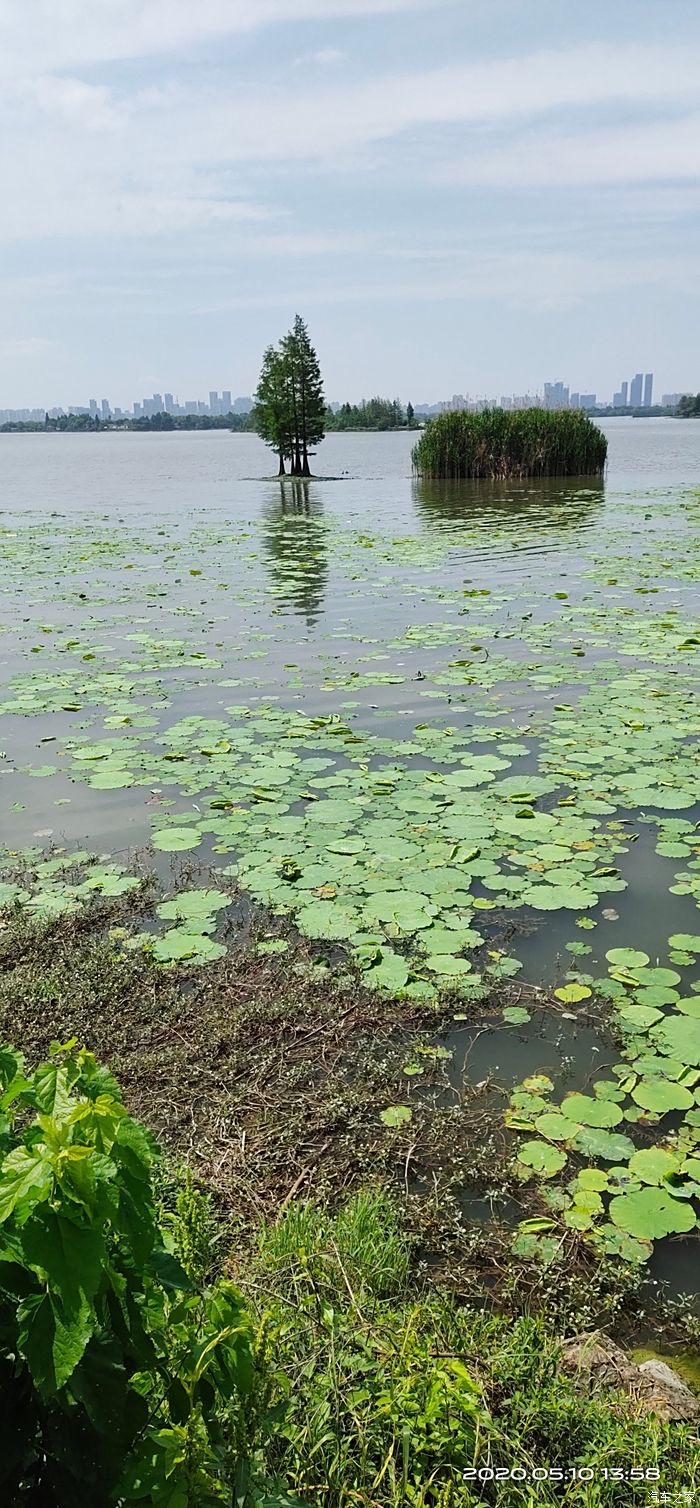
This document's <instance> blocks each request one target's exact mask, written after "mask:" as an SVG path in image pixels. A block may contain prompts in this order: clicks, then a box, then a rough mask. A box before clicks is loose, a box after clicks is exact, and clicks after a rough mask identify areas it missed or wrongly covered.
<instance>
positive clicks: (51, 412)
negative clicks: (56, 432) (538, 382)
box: [0, 372, 700, 424]
mask: <svg viewBox="0 0 700 1508" xmlns="http://www.w3.org/2000/svg"><path fill="white" fill-rule="evenodd" d="M698 389H700V377H699V378H698V384H697V387H695V388H692V387H691V388H679V389H677V390H674V391H672V392H667V393H663V394H662V395H661V398H660V399H658V400H657V403H658V404H660V406H661V407H664V408H669V407H674V406H675V405H676V404H677V403H678V402H679V400H680V398H681V397H682V396H683V395H684V394H685V393H688V392H693V393H694V392H696V391H697V390H698ZM653 390H654V374H653V372H637V373H636V374H635V376H634V377H633V378H632V379H631V381H629V382H628V381H624V382H622V383H621V384H620V387H619V388H618V389H617V390H616V391H615V392H613V393H612V395H611V397H610V398H602V397H600V396H599V395H598V394H597V393H595V392H583V391H582V390H581V389H576V388H573V387H570V386H568V385H567V384H565V383H564V382H563V381H561V380H560V379H558V380H557V381H556V382H545V383H543V384H542V388H541V390H540V389H536V390H535V391H530V390H526V391H525V392H523V393H510V394H508V393H503V392H501V393H500V394H492V395H487V394H470V393H469V392H466V393H454V394H453V395H452V397H451V398H442V399H436V400H434V401H431V400H429V399H425V398H422V399H419V400H418V401H415V402H414V401H413V399H409V398H407V397H405V396H402V398H401V401H402V402H403V403H404V404H405V403H407V402H412V403H413V408H414V410H415V412H416V413H417V414H433V413H440V412H441V411H444V410H445V409H460V408H461V409H474V410H477V411H478V410H479V409H483V408H504V409H519V408H530V407H542V408H548V409H565V408H581V409H583V410H584V411H586V412H594V411H595V410H596V409H597V408H610V407H612V408H627V407H629V408H651V407H653V406H654V398H653ZM362 396H363V398H364V399H366V398H367V397H368V396H370V395H369V394H367V393H365V394H363V395H362ZM371 396H374V394H372V395H371ZM381 396H384V397H386V396H387V394H383V395H381ZM341 401H342V402H345V401H349V400H346V398H345V397H343V399H342V400H340V399H333V400H329V406H330V407H332V408H338V407H339V406H340V403H341ZM353 401H358V400H353ZM359 401H361V400H359ZM252 407H253V399H252V397H250V396H236V397H233V388H224V389H222V390H221V392H220V391H219V389H218V388H210V389H209V393H208V398H207V399H206V400H205V399H203V398H187V399H185V400H184V401H183V400H181V399H180V398H179V396H178V395H176V394H174V393H172V392H170V391H163V392H159V391H158V390H156V391H155V392H154V393H152V394H150V395H149V396H144V397H142V398H135V399H132V400H131V402H130V403H128V404H127V405H126V406H125V407H122V406H120V405H118V404H114V405H113V404H112V402H111V401H110V399H108V398H100V399H97V398H88V400H87V403H82V404H80V403H78V404H75V403H74V404H70V403H69V404H63V405H62V404H54V405H51V406H44V405H41V404H39V405H35V406H33V407H31V406H27V407H21V408H19V407H18V408H11V407H6V408H0V424H6V423H22V422H33V423H37V422H39V423H40V422H41V420H42V419H43V418H44V416H45V414H48V416H49V418H50V419H57V418H60V417H61V416H63V415H66V414H90V415H91V417H93V418H100V419H102V420H105V421H107V422H108V421H109V420H115V419H116V420H119V419H138V418H141V417H144V418H151V417H152V416H153V415H154V414H158V413H165V414H172V415H173V416H186V415H188V414H192V415H198V414H200V415H209V416H212V417H213V416H224V417H225V415H226V414H228V413H234V414H245V413H249V412H250V410H251V408H252Z"/></svg>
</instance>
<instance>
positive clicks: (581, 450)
mask: <svg viewBox="0 0 700 1508" xmlns="http://www.w3.org/2000/svg"><path fill="white" fill-rule="evenodd" d="M607 453H608V442H607V439H606V437H605V435H604V434H603V433H602V431H601V430H600V429H598V426H597V425H596V424H593V422H592V421H591V420H590V419H589V418H588V417H587V415H586V414H584V413H581V411H580V410H579V409H571V410H567V411H565V412H561V413H548V412H547V411H546V410H545V409H540V408H527V409H520V410H518V411H517V412H516V413H507V412H505V411H504V410H503V409H485V410H484V412H483V413H480V414H471V413H464V412H457V413H445V414H439V415H438V417H437V418H436V419H433V420H431V422H430V423H429V424H428V425H427V426H426V429H425V430H424V432H423V434H422V435H421V437H420V440H419V441H418V444H417V445H416V446H415V448H414V451H413V465H414V468H415V470H416V471H417V472H419V473H420V475H421V476H425V477H446V478H451V479H453V480H455V481H462V480H466V479H468V478H473V479H474V480H476V481H480V480H481V481H502V480H504V479H505V478H507V477H547V476H600V475H601V473H602V471H603V469H604V467H605V460H606V456H607Z"/></svg>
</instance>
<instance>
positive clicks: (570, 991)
mask: <svg viewBox="0 0 700 1508" xmlns="http://www.w3.org/2000/svg"><path fill="white" fill-rule="evenodd" d="M554 993H555V995H556V997H557V1000H563V1001H564V1003H565V1005H575V1004H576V1003H577V1002H578V1001H579V1000H590V998H591V994H592V991H591V990H589V988H588V986H587V985H585V984H563V985H561V986H560V988H559V989H558V990H555V991H554Z"/></svg>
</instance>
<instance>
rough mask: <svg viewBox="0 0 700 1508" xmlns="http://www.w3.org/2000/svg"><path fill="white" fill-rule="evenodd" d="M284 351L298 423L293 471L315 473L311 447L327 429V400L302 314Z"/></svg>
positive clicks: (293, 472) (296, 473) (303, 473)
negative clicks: (313, 471) (311, 464)
mask: <svg viewBox="0 0 700 1508" xmlns="http://www.w3.org/2000/svg"><path fill="white" fill-rule="evenodd" d="M282 354H283V360H284V363H285V367H286V373H287V384H288V393H289V402H290V406H291V411H292V417H293V426H294V451H293V459H292V474H293V475H294V476H311V467H310V465H309V455H310V453H311V448H312V446H314V445H318V444H320V442H321V440H322V439H323V437H324V435H325V433H326V400H325V398H324V396H323V378H322V376H321V368H320V365H319V360H318V356H317V354H316V351H315V350H314V347H313V346H312V344H311V340H310V337H309V332H308V329H307V326H306V325H305V323H304V321H303V319H302V318H301V315H300V314H297V316H296V319H295V320H294V324H293V326H292V329H291V330H290V332H289V334H288V335H286V336H285V338H284V340H283V341H282Z"/></svg>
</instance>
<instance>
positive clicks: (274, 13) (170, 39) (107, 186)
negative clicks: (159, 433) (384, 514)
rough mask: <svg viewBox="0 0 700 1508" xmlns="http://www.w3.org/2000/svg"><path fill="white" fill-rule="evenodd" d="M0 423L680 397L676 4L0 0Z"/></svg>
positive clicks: (697, 148)
mask: <svg viewBox="0 0 700 1508" xmlns="http://www.w3.org/2000/svg"><path fill="white" fill-rule="evenodd" d="M0 35H2V37H3V53H2V57H1V58H0V129H1V131H2V141H3V153H2V159H1V160H0V193H1V195H2V204H3V214H2V218H1V221H0V266H1V274H2V275H1V280H0V298H1V300H2V304H1V314H2V319H1V322H0V407H2V406H20V405H24V404H32V405H34V404H47V405H51V404H54V403H81V402H85V401H86V399H87V397H88V396H91V397H93V396H94V397H97V398H100V397H102V396H108V397H109V398H110V399H111V400H112V401H113V402H115V403H119V404H126V403H127V402H130V401H131V400H132V399H133V398H135V397H140V396H141V395H143V394H149V393H152V392H153V391H154V390H156V391H161V392H162V391H163V390H164V389H165V388H168V389H172V390H173V391H174V392H175V393H177V394H179V396H180V398H181V399H183V400H184V399H186V398H189V397H199V396H204V395H205V394H206V392H208V390H209V388H210V387H216V388H219V389H221V388H222V387H227V388H228V387H231V388H233V390H234V392H236V393H249V392H251V391H252V389H253V387H254V385H255V380H256V375H257V370H258V365H259V358H260V354H261V352H262V350H263V348H264V346H265V345H266V344H267V343H268V342H269V341H270V340H273V339H275V338H276V337H277V336H278V335H279V334H281V333H283V331H284V330H285V329H286V328H287V326H288V325H289V323H290V322H291V320H292V318H293V316H294V313H295V312H296V311H297V310H298V311H299V312H300V313H302V314H303V315H304V316H305V318H306V319H307V320H308V323H309V326H310V329H311V332H312V336H313V337H314V339H315V341H316V344H317V346H318V349H319V354H320V356H321V359H322V364H323V368H324V372H325V375H326V390H327V393H328V395H329V397H331V398H338V399H342V398H345V397H349V398H352V399H357V398H360V397H361V396H363V395H369V394H370V393H373V392H381V393H386V394H392V395H393V394H398V395H400V396H401V397H403V398H404V399H408V398H411V399H412V400H413V402H414V403H415V402H420V401H423V400H428V401H435V400H436V399H438V398H441V397H444V396H448V395H450V394H451V393H453V392H463V393H464V392H470V393H472V394H483V393H487V394H500V393H501V392H511V391H516V392H522V391H525V390H526V389H528V388H530V389H534V388H537V387H540V388H541V386H542V384H543V383H544V381H546V380H550V379H551V380H556V379H557V378H563V379H564V380H565V381H568V382H570V383H571V385H572V387H576V388H580V389H581V390H582V391H590V390H593V391H596V392H597V393H598V394H600V395H603V396H607V395H609V394H610V393H611V391H612V389H613V386H617V385H618V383H619V380H620V379H621V378H622V377H625V376H630V375H632V374H633V373H634V372H635V371H637V370H651V369H653V370H654V372H655V374H656V379H657V380H656V390H657V392H661V391H662V390H664V391H665V390H669V389H674V390H675V389H681V390H682V389H684V388H692V389H693V390H697V389H698V388H700V339H699V336H700V320H699V313H700V278H699V276H698V272H699V270H700V269H699V263H698V229H699V226H700V7H698V5H697V0H672V3H668V0H667V3H665V4H662V3H660V0H614V3H611V0H605V3H602V0H588V3H587V4H586V5H584V6H572V5H567V4H565V3H564V0H196V3H194V0H0Z"/></svg>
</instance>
